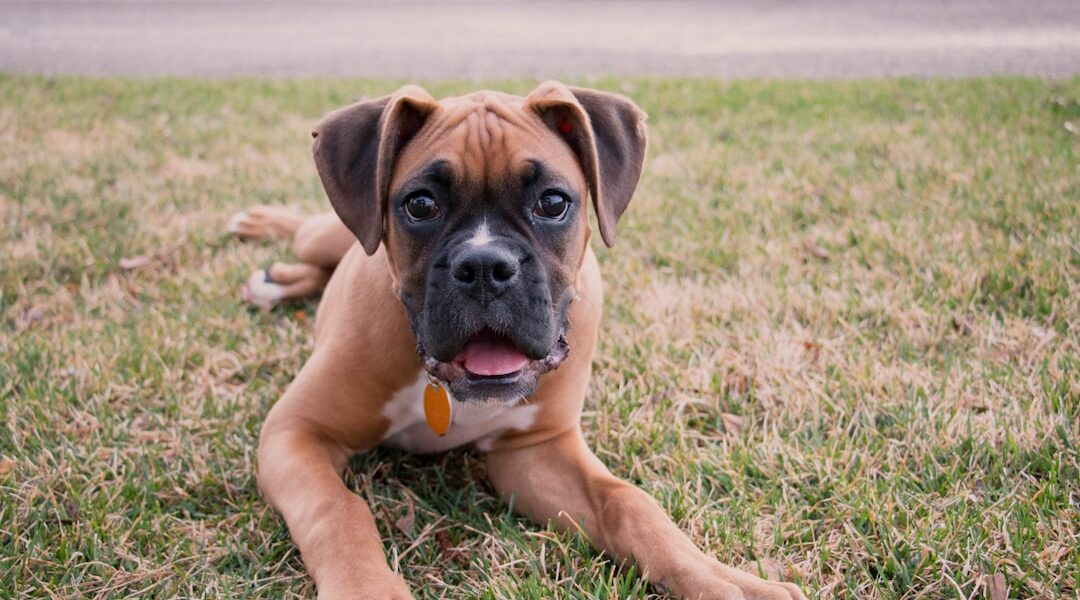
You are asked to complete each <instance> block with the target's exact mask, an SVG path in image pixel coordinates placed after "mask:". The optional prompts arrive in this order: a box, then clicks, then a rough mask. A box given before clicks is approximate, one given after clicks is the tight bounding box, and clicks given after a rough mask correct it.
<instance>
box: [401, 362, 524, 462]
mask: <svg viewBox="0 0 1080 600" xmlns="http://www.w3.org/2000/svg"><path fill="white" fill-rule="evenodd" d="M427 383H428V379H427V374H426V373H424V372H423V371H421V372H420V373H419V374H418V375H417V378H416V381H415V382H413V383H412V384H410V385H408V386H406V387H404V388H402V389H400V390H398V391H396V392H394V396H393V397H392V398H390V401H389V402H387V403H386V405H385V406H384V407H383V411H382V414H383V416H384V417H386V418H387V420H389V421H390V427H389V428H387V430H386V433H385V434H384V435H383V438H382V440H381V443H382V444H383V445H385V446H389V447H391V448H397V449H399V450H405V451H407V452H418V453H426V452H443V451H445V450H450V449H451V448H457V447H458V446H463V445H465V444H468V443H470V442H475V443H476V449H477V450H479V451H481V452H487V451H489V450H491V443H492V442H493V441H494V440H495V439H496V438H498V437H499V436H500V435H502V434H503V433H504V432H506V431H508V430H511V429H518V430H521V429H528V428H529V427H530V426H532V424H533V421H534V420H536V413H537V412H538V411H539V410H540V407H539V406H535V405H520V406H503V405H500V404H467V403H464V402H458V401H457V400H453V399H451V402H453V404H454V407H453V415H454V417H453V422H452V423H451V425H450V431H447V432H446V435H444V436H441V437H440V436H438V435H436V434H435V432H434V431H432V430H431V428H430V427H428V424H427V420H426V419H425V418H424V386H426V385H427Z"/></svg>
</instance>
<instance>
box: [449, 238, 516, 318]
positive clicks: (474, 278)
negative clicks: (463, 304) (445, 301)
mask: <svg viewBox="0 0 1080 600" xmlns="http://www.w3.org/2000/svg"><path fill="white" fill-rule="evenodd" d="M518 267H519V262H518V259H517V258H516V257H515V256H514V255H513V254H512V253H511V252H510V251H509V250H506V249H503V248H500V247H498V246H475V247H470V248H466V249H465V250H464V251H463V252H461V253H460V254H458V255H457V257H456V258H454V260H453V261H452V263H451V265H450V272H451V273H452V274H453V277H454V282H455V283H456V284H457V285H458V287H459V288H460V289H461V290H462V291H464V292H466V293H467V294H469V295H470V296H472V297H473V298H475V299H477V300H479V301H480V302H482V303H484V304H487V303H488V302H490V301H491V300H492V299H494V298H498V297H499V296H501V295H502V294H503V293H504V292H506V290H508V289H510V287H511V286H513V285H514V282H515V281H517V277H518V270H519V269H518Z"/></svg>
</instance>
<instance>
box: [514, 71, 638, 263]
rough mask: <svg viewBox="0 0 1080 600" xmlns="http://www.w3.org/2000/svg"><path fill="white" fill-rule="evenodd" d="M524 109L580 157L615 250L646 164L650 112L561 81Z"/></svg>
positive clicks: (544, 87)
mask: <svg viewBox="0 0 1080 600" xmlns="http://www.w3.org/2000/svg"><path fill="white" fill-rule="evenodd" d="M525 104H526V106H528V107H530V108H532V109H533V110H535V111H536V112H537V114H539V115H540V118H541V119H543V121H544V122H545V123H546V124H547V126H548V127H550V128H551V129H552V130H553V131H555V133H556V134H557V135H559V136H560V137H562V138H563V139H564V140H565V141H566V143H567V144H569V145H570V148H571V150H573V151H574V154H576V155H577V158H578V161H579V162H580V163H581V167H582V170H583V171H584V172H585V180H586V182H587V183H588V186H589V195H591V196H592V199H593V207H594V208H595V210H596V219H597V221H598V222H599V223H600V236H601V237H603V238H604V243H605V244H607V245H608V246H612V245H613V244H614V243H615V226H616V224H618V222H619V217H621V216H622V214H623V212H624V211H625V210H626V207H627V205H629V204H630V198H631V197H633V195H634V190H635V189H636V188H637V184H638V179H640V178H641V169H642V167H643V166H644V162H645V145H646V133H645V119H646V114H645V112H644V111H642V110H641V109H640V108H638V107H637V105H636V104H634V103H633V102H632V101H631V100H630V99H629V98H626V97H624V96H620V95H618V94H611V93H608V92H599V91H596V90H589V89H585V88H573V87H568V86H565V85H563V84H561V83H559V82H557V81H548V82H545V83H542V84H540V86H539V87H537V88H536V89H535V90H533V91H532V93H530V94H529V96H528V98H526V99H525Z"/></svg>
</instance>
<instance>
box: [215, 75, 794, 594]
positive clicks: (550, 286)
mask: <svg viewBox="0 0 1080 600" xmlns="http://www.w3.org/2000/svg"><path fill="white" fill-rule="evenodd" d="M644 120H645V115H644V113H642V112H641V111H640V110H639V109H638V108H637V107H636V106H635V105H634V104H633V103H632V102H630V101H629V100H627V99H626V98H623V97H621V96H617V95H613V94H608V93H603V92H597V91H592V90H585V89H577V88H568V87H566V86H563V85H562V84H559V83H556V82H548V83H545V84H543V85H541V86H540V87H538V88H537V89H536V90H534V91H533V92H532V93H531V94H529V96H528V97H525V98H522V97H518V96H510V95H506V94H500V93H495V92H477V93H475V94H471V95H469V96H465V97H461V98H449V99H444V100H441V101H436V100H435V99H433V98H432V97H431V96H430V95H428V94H427V93H426V92H425V91H423V90H422V89H420V88H418V87H414V86H410V87H405V88H402V89H401V90H399V91H398V92H397V93H395V94H393V95H392V96H387V97H383V98H379V99H376V100H371V101H367V102H361V103H358V104H354V105H352V106H349V107H346V108H344V109H341V110H339V111H336V112H334V113H331V114H330V115H328V116H327V117H326V118H325V119H324V120H323V121H322V123H320V124H319V126H318V128H317V129H316V131H315V133H314V134H313V135H314V136H315V144H314V152H315V161H316V165H317V166H318V170H319V174H320V176H321V178H322V181H323V185H324V187H325V188H326V191H327V194H328V196H329V197H330V200H331V202H332V204H333V206H334V209H335V210H336V212H337V215H339V216H340V221H339V220H338V219H337V218H336V217H334V216H333V215H332V214H330V215H320V216H317V217H312V218H311V219H307V220H305V219H303V218H301V217H298V216H296V215H293V214H291V213H288V212H282V211H274V210H269V209H252V210H250V211H247V212H246V213H242V214H240V215H238V216H237V217H236V218H235V219H234V220H233V221H232V222H231V225H230V228H231V229H233V230H234V231H237V232H238V233H240V234H241V235H246V236H248V237H262V236H266V235H270V234H272V233H273V232H275V231H276V232H278V233H285V234H290V233H294V232H295V236H296V238H295V248H296V251H297V253H298V255H299V257H300V259H301V260H302V261H303V262H304V263H305V264H301V265H275V266H274V267H273V268H271V270H270V271H269V273H263V272H259V273H257V274H256V276H255V277H253V278H252V280H250V281H249V282H248V285H247V286H246V295H247V297H248V298H249V299H250V300H252V301H254V302H257V303H261V304H264V305H269V304H272V303H273V302H276V301H277V300H280V299H282V298H286V297H295V296H301V295H306V294H311V293H314V292H317V291H318V290H319V289H321V288H322V287H323V285H326V289H325V295H324V297H323V299H322V302H321V304H320V306H319V310H318V316H317V320H316V327H315V334H316V342H317V343H316V346H315V350H314V352H313V354H312V355H311V358H310V359H309V360H308V362H307V364H305V365H304V367H303V369H302V370H301V371H300V373H299V375H297V377H296V380H295V381H294V382H293V383H292V385H290V386H289V388H288V390H287V391H286V392H285V395H284V396H283V397H282V398H281V400H280V401H278V403H277V404H276V405H275V406H274V408H273V409H272V410H271V411H270V415H269V416H268V417H267V420H266V424H265V425H264V427H263V430H262V437H261V440H260V444H259V485H260V487H261V489H262V491H263V493H264V494H265V496H266V498H267V499H268V500H269V501H270V502H271V503H272V504H273V505H274V507H275V508H276V509H277V510H278V511H280V512H281V514H282V515H283V516H284V517H285V520H286V522H287V523H288V526H289V530H290V532H291V534H292V538H293V540H294V541H295V542H296V544H297V546H298V547H299V548H300V551H301V553H302V555H303V559H304V563H305V564H306V565H307V568H308V571H309V572H310V573H311V575H312V577H314V579H315V583H316V586H317V587H318V591H319V596H320V597H322V598H378V599H385V598H410V597H411V595H410V593H409V590H408V588H407V587H406V585H405V582H404V580H403V579H402V578H401V577H400V576H399V575H397V574H396V573H394V572H393V571H391V570H390V568H389V566H388V565H387V562H386V558H385V556H384V553H383V548H382V543H381V541H380V538H379V532H378V530H377V529H376V527H375V520H374V519H373V518H372V515H371V512H370V511H369V510H368V507H367V505H366V504H365V503H364V501H363V499H362V498H361V496H359V495H357V494H355V493H353V492H351V491H349V490H348V489H346V488H345V486H344V485H343V484H342V481H341V478H340V476H341V472H342V469H344V467H345V465H346V461H347V460H348V458H349V457H350V456H351V455H353V454H356V453H359V452H367V451H369V450H371V449H372V448H375V447H376V446H378V445H380V444H385V445H389V446H395V447H398V448H403V449H406V450H412V451H417V452H434V451H441V450H446V449H449V448H453V447H455V446H460V445H463V444H474V445H475V447H476V448H477V449H478V450H480V451H481V452H484V453H486V459H487V468H488V475H489V477H490V479H491V482H492V484H493V485H494V487H495V489H496V490H498V493H499V494H500V495H501V496H502V497H504V498H509V497H510V496H513V497H514V508H515V509H516V510H518V511H520V512H521V513H523V514H525V515H528V516H529V517H531V518H533V519H536V520H538V521H540V522H548V521H552V522H554V523H556V524H557V525H558V526H559V527H560V528H562V529H567V530H574V531H576V530H583V531H584V533H585V534H586V535H587V536H588V539H589V541H590V542H591V543H593V544H594V545H596V547H598V548H600V549H602V550H603V551H605V552H607V553H609V554H611V555H612V556H614V557H616V558H617V559H618V560H622V561H626V562H629V563H634V564H636V565H637V567H638V568H639V569H640V570H641V571H642V572H643V573H644V574H645V575H646V576H647V577H648V578H649V580H650V581H651V582H653V584H655V585H656V586H657V587H659V588H662V589H667V590H670V591H672V592H673V593H674V594H676V595H679V596H682V597H686V598H695V599H698V598H775V599H785V600H788V599H791V598H804V596H803V594H802V593H801V592H800V591H799V590H798V588H796V586H794V585H792V584H789V583H772V582H766V581H763V580H761V579H759V578H757V577H754V576H752V575H749V574H747V573H744V572H742V571H740V570H737V569H732V568H730V567H726V566H724V565H722V564H720V563H719V562H717V561H716V560H715V559H713V558H712V557H710V556H707V555H705V554H704V553H702V552H701V551H700V550H698V549H697V548H696V547H695V546H694V544H693V543H692V542H691V541H690V540H689V539H688V538H687V537H686V536H685V535H684V534H683V533H682V532H681V531H679V529H678V528H677V527H676V526H675V525H674V524H673V523H672V522H671V520H670V519H669V518H668V517H667V515H665V514H664V512H663V511H662V510H661V509H660V508H659V506H658V505H657V504H656V502H654V501H653V499H652V498H650V497H649V496H648V495H646V494H645V493H644V492H642V491H640V490H638V489H637V488H635V487H633V486H631V485H630V484H628V483H625V482H623V481H621V480H619V479H617V478H615V477H614V476H612V474H611V473H610V472H608V470H607V468H605V467H604V465H603V464H602V463H601V462H600V461H599V460H598V459H597V458H596V456H594V455H593V453H592V452H591V451H590V450H589V448H588V447H587V446H586V444H585V441H584V438H583V437H582V433H581V426H580V418H581V410H582V404H583V402H584V398H585V393H586V388H587V386H588V382H589V374H590V362H591V360H592V354H593V349H594V347H595V345H596V337H597V331H598V327H599V322H600V313H601V307H602V305H603V292H602V288H601V282H600V274H599V271H598V269H597V263H596V258H595V257H594V255H593V253H592V251H591V250H590V248H589V226H588V215H587V211H588V208H587V204H586V203H587V201H588V199H590V198H591V199H592V205H593V208H594V210H595V211H596V215H597V219H598V222H599V226H600V234H601V236H602V237H603V239H604V241H605V242H607V243H608V244H610V243H611V242H612V241H613V239H614V235H615V226H616V223H617V222H618V219H619V217H620V215H621V214H622V212H623V211H624V210H625V208H626V206H627V204H628V203H629V201H630V197H631V195H632V194H633V191H634V189H635V187H636V185H637V181H638V177H639V175H640V173H641V167H642V162H643V160H644V155H645V125H644ZM343 223H344V224H343ZM346 227H347V228H346ZM357 239H359V242H360V243H359V244H357V243H355V242H356V240H357ZM339 261H340V264H338V263H339ZM335 266H336V270H334V271H333V277H329V273H330V271H331V270H333V269H334V268H335ZM328 278H329V283H328V284H327V283H326V282H327V279H328ZM447 408H449V409H451V410H452V413H453V416H452V422H451V423H449V429H448V430H447V431H445V432H443V433H444V435H439V434H438V433H436V431H441V430H442V429H444V428H445V425H446V423H445V422H440V421H441V420H442V419H443V418H444V417H445V415H444V414H442V411H443V410H444V409H447Z"/></svg>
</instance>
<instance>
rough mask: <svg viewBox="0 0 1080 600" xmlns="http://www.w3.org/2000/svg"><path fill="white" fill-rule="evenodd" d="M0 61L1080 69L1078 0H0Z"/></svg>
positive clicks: (95, 70) (435, 71)
mask: <svg viewBox="0 0 1080 600" xmlns="http://www.w3.org/2000/svg"><path fill="white" fill-rule="evenodd" d="M0 70H5V71H12V72H20V73H48V74H76V73H77V74H88V75H212V76H234V75H249V76H265V75H273V76H291V77H297V76H299V77H305V76H347V77H394V78H433V77H456V78H462V77H467V78H504V77H508V76H527V77H550V76H564V77H566V76H588V75H596V74H606V75H611V74H616V75H692V76H707V77H795V78H834V77H867V76H885V75H888V76H895V75H913V76H918V75H923V76H929V75H944V76H970V75H1001V74H1031V75H1047V76H1062V75H1068V74H1072V73H1076V72H1078V71H1080V2H1077V1H1076V0H937V1H935V0H910V1H902V2H895V1H889V0H822V1H814V2H809V1H803V2H798V1H778V0H764V1H760V2H735V1H732V0H721V1H717V2H706V1H685V0H666V1H655V2H640V1H635V2H615V1H607V2H595V1H583V2H577V1H552V2H530V1H513V0H489V1H483V0H449V1H445V2H438V1H415V2H413V1H408V0H396V1H390V2H320V1H315V2H304V1H290V0H282V1H279V2H249V1H238V2H224V1H213V0H211V1H180V2H155V1H147V2H139V1H131V2H123V1H121V2H93V1H75V2H49V1H46V2H3V4H0Z"/></svg>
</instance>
